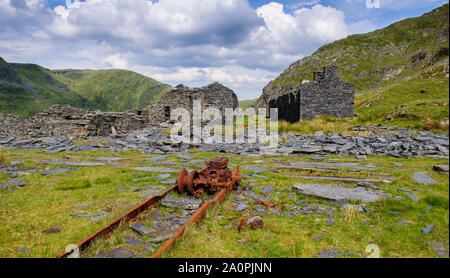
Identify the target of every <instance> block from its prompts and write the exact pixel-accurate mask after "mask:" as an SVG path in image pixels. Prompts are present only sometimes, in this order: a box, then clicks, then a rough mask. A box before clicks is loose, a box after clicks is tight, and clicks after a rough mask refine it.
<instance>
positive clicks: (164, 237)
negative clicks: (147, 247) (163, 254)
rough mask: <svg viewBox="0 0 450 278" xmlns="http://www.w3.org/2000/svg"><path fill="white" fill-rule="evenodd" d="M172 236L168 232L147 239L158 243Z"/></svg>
mask: <svg viewBox="0 0 450 278" xmlns="http://www.w3.org/2000/svg"><path fill="white" fill-rule="evenodd" d="M172 236H173V234H168V235H165V236H159V237H155V238H151V239H149V241H150V242H152V243H160V242H163V241H165V240H168V239H169V238H171V237H172Z"/></svg>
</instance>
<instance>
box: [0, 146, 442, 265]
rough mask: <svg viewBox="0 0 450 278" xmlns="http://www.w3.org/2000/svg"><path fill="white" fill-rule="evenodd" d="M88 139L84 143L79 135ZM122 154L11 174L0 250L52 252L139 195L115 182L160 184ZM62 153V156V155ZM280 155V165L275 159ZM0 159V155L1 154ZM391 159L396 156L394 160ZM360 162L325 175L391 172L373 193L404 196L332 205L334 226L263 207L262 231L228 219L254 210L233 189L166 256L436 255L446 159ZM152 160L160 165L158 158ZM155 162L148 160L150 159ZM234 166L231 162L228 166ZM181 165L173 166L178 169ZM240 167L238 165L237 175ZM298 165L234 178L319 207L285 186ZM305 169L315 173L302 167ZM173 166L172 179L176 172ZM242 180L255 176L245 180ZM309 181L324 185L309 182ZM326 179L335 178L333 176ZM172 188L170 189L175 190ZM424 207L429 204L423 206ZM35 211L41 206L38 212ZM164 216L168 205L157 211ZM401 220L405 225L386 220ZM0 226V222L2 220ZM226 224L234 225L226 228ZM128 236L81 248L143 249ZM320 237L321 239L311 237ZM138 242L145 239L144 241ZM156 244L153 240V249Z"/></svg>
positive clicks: (289, 201) (241, 160)
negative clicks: (239, 204)
mask: <svg viewBox="0 0 450 278" xmlns="http://www.w3.org/2000/svg"><path fill="white" fill-rule="evenodd" d="M85 143H89V142H85ZM2 152H3V159H4V162H6V163H10V162H12V161H17V160H23V161H25V163H24V164H20V165H18V167H20V168H24V169H27V168H34V167H37V168H41V169H42V168H46V167H49V168H56V167H60V166H58V165H43V164H41V163H39V162H34V161H33V160H38V159H44V160H61V159H65V158H64V157H65V156H66V155H69V154H70V155H76V156H79V158H72V161H90V160H93V159H94V158H95V157H99V156H108V154H107V153H104V152H102V151H94V152H76V153H70V152H69V153H59V154H51V155H50V154H46V153H45V151H23V150H3V151H0V154H1V153H2ZM190 155H192V156H193V157H195V159H201V160H208V159H210V158H212V157H215V156H216V155H215V154H212V153H200V152H192V153H191V154H190ZM120 156H122V157H127V158H129V160H123V161H120V162H118V163H113V164H106V165H105V166H97V167H71V168H72V171H71V172H70V173H64V174H59V175H51V176H42V175H41V174H40V173H39V172H38V173H30V174H27V175H22V176H20V179H24V180H26V181H27V183H26V184H27V185H28V186H27V187H25V188H16V190H12V189H10V190H1V191H0V198H1V202H0V223H4V224H3V225H0V257H2V258H4V257H54V256H55V255H56V254H58V253H60V252H62V251H63V250H64V249H65V247H66V246H67V245H68V244H71V243H76V242H79V241H80V240H82V239H83V238H85V237H87V236H88V235H90V234H91V233H93V232H94V231H96V230H97V229H99V228H100V227H102V226H104V225H106V224H107V223H109V222H110V221H112V220H113V219H115V218H116V217H118V216H119V215H121V214H123V213H124V212H125V211H127V210H129V209H130V207H132V206H134V205H137V204H138V203H140V202H142V201H143V198H140V197H138V195H140V194H142V192H132V191H130V192H118V191H117V187H127V186H134V187H140V186H143V185H146V184H157V185H161V186H162V188H163V187H164V185H163V184H161V183H160V181H155V180H153V179H152V177H154V176H156V175H158V174H159V173H139V172H137V171H135V170H133V167H137V166H142V165H148V163H146V160H147V159H148V157H149V156H148V155H142V154H139V153H136V152H133V151H127V152H122V153H120ZM227 157H228V158H229V159H230V163H231V164H234V165H241V166H244V165H256V166H258V162H256V161H258V160H261V159H264V164H267V165H269V166H270V169H275V168H276V167H278V166H281V165H285V164H287V163H288V162H292V161H311V160H310V159H309V158H308V157H307V156H302V157H272V158H267V157H264V158H262V157H242V156H236V155H227ZM66 159H67V158H66ZM277 159H282V162H283V164H280V163H279V162H277ZM329 159H339V160H342V161H351V160H352V159H353V157H337V156H330V157H329ZM0 161H1V159H0ZM168 161H172V162H173V163H175V164H176V165H178V167H182V166H185V164H184V163H183V162H181V161H180V160H179V159H178V158H177V157H176V156H175V155H172V156H171V158H168ZM394 162H395V163H397V162H401V163H403V166H402V167H398V166H396V165H395V164H394ZM361 163H362V164H374V165H375V166H377V168H376V169H375V170H373V171H368V170H362V171H360V172H354V171H351V170H350V169H341V171H334V172H332V173H327V175H330V176H355V177H366V178H367V177H377V176H383V175H384V174H386V175H388V176H393V177H397V178H399V179H398V180H396V181H394V182H393V183H378V184H377V185H378V186H379V187H380V189H381V190H383V191H385V192H387V193H390V194H392V195H393V196H402V197H405V199H404V200H398V199H395V198H391V199H390V200H388V201H379V202H376V203H373V204H369V205H367V207H368V208H369V209H374V211H372V212H368V213H365V214H349V213H346V212H345V211H343V210H342V209H338V210H337V211H336V212H335V214H334V215H333V216H332V217H333V218H334V220H335V225H334V226H328V225H327V220H328V217H327V216H326V215H325V214H314V215H312V216H311V215H303V214H299V215H298V216H292V217H288V216H286V215H278V214H276V213H272V212H270V210H269V211H268V212H267V213H263V214H260V215H261V216H262V217H263V221H264V229H262V230H251V229H244V230H243V231H242V232H241V233H240V234H239V233H238V232H237V229H236V226H235V225H237V224H238V223H239V221H240V219H242V218H243V217H250V216H255V215H259V213H257V212H256V211H254V210H253V206H254V205H255V204H254V203H253V202H252V201H251V200H250V199H247V198H245V197H243V196H242V195H239V197H240V198H242V199H244V200H245V201H246V202H247V203H248V204H249V209H248V210H246V211H244V212H235V211H234V208H235V206H236V204H234V203H232V202H231V201H232V200H233V199H234V197H235V196H237V194H238V193H237V192H232V193H231V195H230V196H229V197H228V198H227V200H226V201H225V202H224V203H221V204H219V205H218V206H216V207H215V208H213V209H212V210H211V211H210V212H209V213H208V214H207V216H206V219H204V221H203V222H201V224H200V225H199V226H189V227H188V230H187V231H186V233H185V235H184V236H183V238H182V240H181V241H179V242H177V243H176V245H175V248H174V249H173V250H172V251H171V252H170V253H169V254H167V255H166V256H167V257H311V256H313V255H314V254H317V253H319V252H321V251H322V250H326V249H331V248H340V250H341V251H343V252H344V251H357V252H359V253H360V254H362V255H367V254H366V253H365V247H366V246H367V245H368V244H377V245H378V246H379V247H380V249H381V256H382V257H435V252H434V250H433V248H432V247H431V246H430V245H429V242H428V241H429V240H433V241H436V242H442V243H443V244H444V246H446V248H448V242H447V243H445V242H443V241H442V240H441V238H444V239H448V236H449V229H448V224H449V222H448V219H449V210H448V209H449V208H448V194H449V191H448V188H449V187H448V182H449V180H448V176H447V175H444V174H438V173H436V172H434V171H432V170H430V168H431V167H432V165H435V164H446V163H448V162H447V160H445V159H432V158H411V159H396V158H391V157H381V156H369V157H368V159H367V160H366V161H363V162H361ZM155 164H160V162H157V163H155ZM155 164H154V165H155ZM234 167H235V166H233V168H234ZM180 169H181V168H180ZM415 171H427V172H429V173H430V175H431V176H432V177H433V179H435V180H436V181H437V183H435V184H431V185H426V186H425V185H420V184H417V183H415V182H414V181H413V180H412V179H411V176H412V174H413V172H415ZM248 173H249V171H248V170H246V169H245V168H242V167H241V174H242V175H245V174H248ZM302 174H305V172H296V171H292V170H280V173H272V172H266V173H262V174H261V175H264V176H267V177H269V179H263V178H261V177H250V178H245V177H244V180H243V184H250V183H251V184H253V185H254V186H255V188H256V192H257V193H258V194H261V186H262V185H264V186H272V187H274V188H275V189H276V191H275V192H273V193H271V194H270V195H271V199H270V200H269V202H271V203H274V204H276V208H277V209H280V210H284V211H292V210H293V209H292V206H297V205H296V204H295V202H296V201H297V200H305V202H307V203H309V204H311V205H314V206H321V207H323V208H326V207H328V206H330V204H329V203H328V202H327V201H324V200H321V199H317V198H314V197H308V196H306V195H303V194H300V193H298V192H295V191H294V190H291V187H292V185H293V184H295V183H299V182H311V181H309V180H307V179H301V178H297V177H290V176H299V175H302ZM307 175H317V173H308V174H307ZM144 176H147V177H149V178H148V179H144V180H139V181H133V178H138V177H144ZM176 176H177V173H173V174H172V177H173V178H174V177H176ZM249 179H256V181H254V182H250V180H249ZM10 180H11V179H10V178H9V175H8V174H6V173H1V172H0V184H3V183H5V182H8V181H10ZM313 182H314V183H326V182H325V181H324V182H321V181H313ZM333 184H334V183H333ZM398 187H402V188H405V189H413V188H423V189H424V190H422V191H414V192H413V193H414V194H415V195H417V196H419V197H420V198H421V199H420V200H419V201H412V200H411V199H410V198H409V197H407V196H406V195H405V194H404V192H401V191H399V190H397V189H396V188H398ZM175 195H176V194H175ZM93 202H97V203H98V204H97V205H94V206H91V207H87V208H79V209H76V208H75V207H76V206H79V205H83V204H89V203H93ZM429 205H432V206H433V207H432V209H431V210H428V211H427V210H426V208H427V207H428V206H429ZM37 208H40V209H37ZM102 210H107V211H109V212H110V215H109V216H108V217H106V218H105V219H103V220H101V221H99V222H92V221H90V220H89V219H88V218H85V219H74V217H71V216H70V215H69V213H73V212H87V213H93V212H98V211H102ZM389 211H402V212H403V214H401V215H392V214H390V213H389ZM151 213H152V212H151V211H149V212H148V213H147V214H144V215H143V216H142V217H143V219H147V220H146V223H147V222H148V223H147V224H146V225H147V227H152V226H151V224H152V223H153V221H154V220H153V219H152V218H151V217H150V215H151ZM162 213H163V214H164V215H165V214H166V213H169V211H165V210H162ZM400 220H405V221H406V222H407V224H403V225H401V224H394V223H397V222H398V221H400ZM5 223H7V224H5ZM431 223H433V224H435V225H436V227H435V228H434V229H433V230H432V231H431V232H430V233H429V234H427V235H424V234H421V232H420V231H421V230H422V229H423V228H425V227H426V226H427V225H429V224H431ZM226 225H233V227H231V228H225V227H224V226H226ZM51 227H59V228H60V229H61V232H59V233H55V234H45V233H43V231H44V230H46V229H49V228H51ZM125 235H131V236H136V235H135V234H133V233H130V230H129V228H128V227H126V226H124V227H122V228H121V229H120V232H119V233H114V235H113V237H112V238H111V239H109V240H106V241H100V242H98V244H95V246H93V247H92V249H90V250H89V252H88V253H87V255H88V256H95V255H96V254H97V253H98V252H99V251H105V250H109V249H111V248H113V247H115V246H118V245H123V246H124V247H126V248H130V249H133V250H135V251H137V252H143V251H142V249H140V248H139V247H132V246H127V245H126V244H125V243H124V238H123V236H125ZM320 235H322V236H323V238H321V239H320V240H317V241H315V240H312V239H313V238H315V237H317V236H320ZM143 240H144V241H145V240H146V239H145V238H143ZM158 246H159V245H157V246H154V247H155V248H158ZM20 248H27V249H30V250H31V252H30V253H18V252H16V251H15V250H17V249H20ZM151 253H152V252H151V251H150V250H149V251H146V252H143V253H140V255H142V256H150V255H151Z"/></svg>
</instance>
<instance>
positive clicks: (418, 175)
mask: <svg viewBox="0 0 450 278" xmlns="http://www.w3.org/2000/svg"><path fill="white" fill-rule="evenodd" d="M412 178H413V180H414V181H416V182H418V183H421V184H429V183H435V182H436V181H435V180H434V179H433V178H432V177H430V174H428V172H415V173H414V175H413V176H412Z"/></svg>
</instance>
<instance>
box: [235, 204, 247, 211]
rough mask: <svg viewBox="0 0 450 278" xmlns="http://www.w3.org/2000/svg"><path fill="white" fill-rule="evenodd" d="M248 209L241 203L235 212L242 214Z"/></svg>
mask: <svg viewBox="0 0 450 278" xmlns="http://www.w3.org/2000/svg"><path fill="white" fill-rule="evenodd" d="M247 209H248V205H247V204H245V203H240V204H238V205H237V207H236V209H235V210H234V211H236V212H242V211H245V210H247Z"/></svg>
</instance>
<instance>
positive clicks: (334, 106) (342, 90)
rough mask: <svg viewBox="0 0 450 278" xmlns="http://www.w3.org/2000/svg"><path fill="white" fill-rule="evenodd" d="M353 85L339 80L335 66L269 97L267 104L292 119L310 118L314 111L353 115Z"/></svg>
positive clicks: (313, 115)
mask: <svg viewBox="0 0 450 278" xmlns="http://www.w3.org/2000/svg"><path fill="white" fill-rule="evenodd" d="M354 91H355V90H354V86H353V84H350V83H348V82H345V81H343V80H341V79H340V78H339V76H338V68H337V67H336V66H332V67H324V70H323V71H322V72H314V81H312V82H303V84H302V85H301V86H300V87H298V88H296V89H294V90H292V91H291V92H289V93H287V94H284V95H281V96H279V97H277V98H274V99H272V100H270V101H269V108H278V118H279V119H280V120H285V121H288V122H291V123H295V122H297V121H299V120H303V119H308V120H310V119H312V118H314V117H315V116H317V115H329V116H334V117H337V118H347V117H353V116H354V113H355V108H354V103H355V100H354V99H355V94H354Z"/></svg>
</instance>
